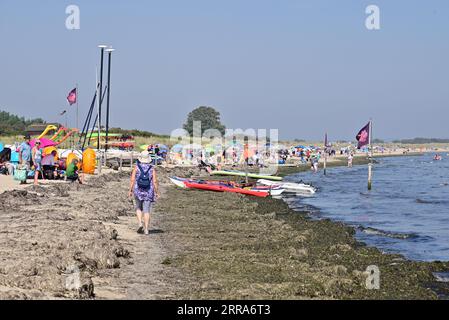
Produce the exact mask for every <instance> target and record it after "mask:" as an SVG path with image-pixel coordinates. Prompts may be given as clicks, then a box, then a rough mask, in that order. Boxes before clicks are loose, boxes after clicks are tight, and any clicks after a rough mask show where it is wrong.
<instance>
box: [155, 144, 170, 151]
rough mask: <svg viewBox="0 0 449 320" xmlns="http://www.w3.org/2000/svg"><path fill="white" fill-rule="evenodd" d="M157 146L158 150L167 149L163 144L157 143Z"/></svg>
mask: <svg viewBox="0 0 449 320" xmlns="http://www.w3.org/2000/svg"><path fill="white" fill-rule="evenodd" d="M157 146H158V147H159V149H160V150H168V147H167V146H166V145H165V144H158V145H157Z"/></svg>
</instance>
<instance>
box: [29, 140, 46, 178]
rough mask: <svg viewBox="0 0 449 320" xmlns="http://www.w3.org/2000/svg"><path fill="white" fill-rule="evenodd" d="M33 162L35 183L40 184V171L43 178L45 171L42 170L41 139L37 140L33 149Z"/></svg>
mask: <svg viewBox="0 0 449 320" xmlns="http://www.w3.org/2000/svg"><path fill="white" fill-rule="evenodd" d="M31 154H32V159H33V164H34V185H35V186H37V185H38V179H39V173H41V174H42V179H45V178H44V171H43V170H42V149H41V142H40V140H36V142H35V143H34V147H33V149H32V151H31Z"/></svg>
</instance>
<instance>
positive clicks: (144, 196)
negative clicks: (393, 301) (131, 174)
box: [134, 163, 154, 202]
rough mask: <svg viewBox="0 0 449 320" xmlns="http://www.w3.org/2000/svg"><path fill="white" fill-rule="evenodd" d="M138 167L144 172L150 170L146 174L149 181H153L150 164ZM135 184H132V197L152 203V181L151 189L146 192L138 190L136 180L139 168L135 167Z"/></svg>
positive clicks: (152, 183)
mask: <svg viewBox="0 0 449 320" xmlns="http://www.w3.org/2000/svg"><path fill="white" fill-rule="evenodd" d="M140 166H141V167H142V170H144V172H146V171H147V170H148V168H150V171H149V172H148V174H149V175H150V177H151V179H153V170H154V169H153V166H152V165H151V164H147V163H141V164H140ZM136 169H137V170H136V182H135V183H134V196H135V197H136V198H137V199H139V200H140V201H151V202H154V181H151V188H150V189H148V190H144V189H141V188H139V186H138V185H137V179H139V176H140V169H139V166H137V165H136Z"/></svg>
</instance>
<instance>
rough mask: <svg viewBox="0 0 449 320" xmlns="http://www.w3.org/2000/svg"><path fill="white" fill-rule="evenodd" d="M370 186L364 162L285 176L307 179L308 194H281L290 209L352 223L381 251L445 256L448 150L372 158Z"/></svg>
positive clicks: (448, 251) (448, 241)
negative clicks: (312, 190) (313, 189)
mask: <svg viewBox="0 0 449 320" xmlns="http://www.w3.org/2000/svg"><path fill="white" fill-rule="evenodd" d="M377 161H379V163H377V164H374V171H373V173H374V175H373V189H372V191H370V192H369V191H368V190H367V175H368V169H367V166H366V165H365V166H356V167H353V168H345V167H338V168H331V169H328V170H327V175H326V176H324V175H323V171H322V170H321V172H319V173H317V174H314V173H312V172H310V173H299V174H295V175H290V176H288V177H286V181H292V182H299V181H300V180H303V181H305V182H311V183H312V184H313V185H315V186H317V187H318V189H319V190H318V192H317V193H316V194H315V195H314V196H312V197H300V196H294V195H288V194H287V195H285V196H283V198H284V200H285V201H286V202H287V203H288V204H289V205H290V207H292V208H293V209H295V210H301V211H303V210H307V211H308V212H309V213H310V215H311V216H312V217H313V218H317V219H321V218H330V219H332V220H337V221H342V222H345V223H346V224H349V225H352V226H354V227H356V229H357V234H356V236H357V238H358V239H359V240H361V241H363V242H365V243H367V244H368V245H373V246H376V247H378V248H379V249H381V250H383V251H385V252H393V253H400V254H402V255H404V256H405V257H407V258H409V259H413V260H423V261H433V260H443V261H449V156H447V155H446V154H444V155H443V160H442V161H433V155H431V154H427V155H424V156H418V157H412V156H411V157H391V158H382V159H377Z"/></svg>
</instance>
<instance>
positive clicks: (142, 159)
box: [139, 151, 151, 163]
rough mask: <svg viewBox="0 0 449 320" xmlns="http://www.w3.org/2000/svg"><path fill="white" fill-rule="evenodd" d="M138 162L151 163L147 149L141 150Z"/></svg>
mask: <svg viewBox="0 0 449 320" xmlns="http://www.w3.org/2000/svg"><path fill="white" fill-rule="evenodd" d="M139 162H140V163H151V156H150V153H149V152H148V151H142V152H141V153H140V155H139Z"/></svg>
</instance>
